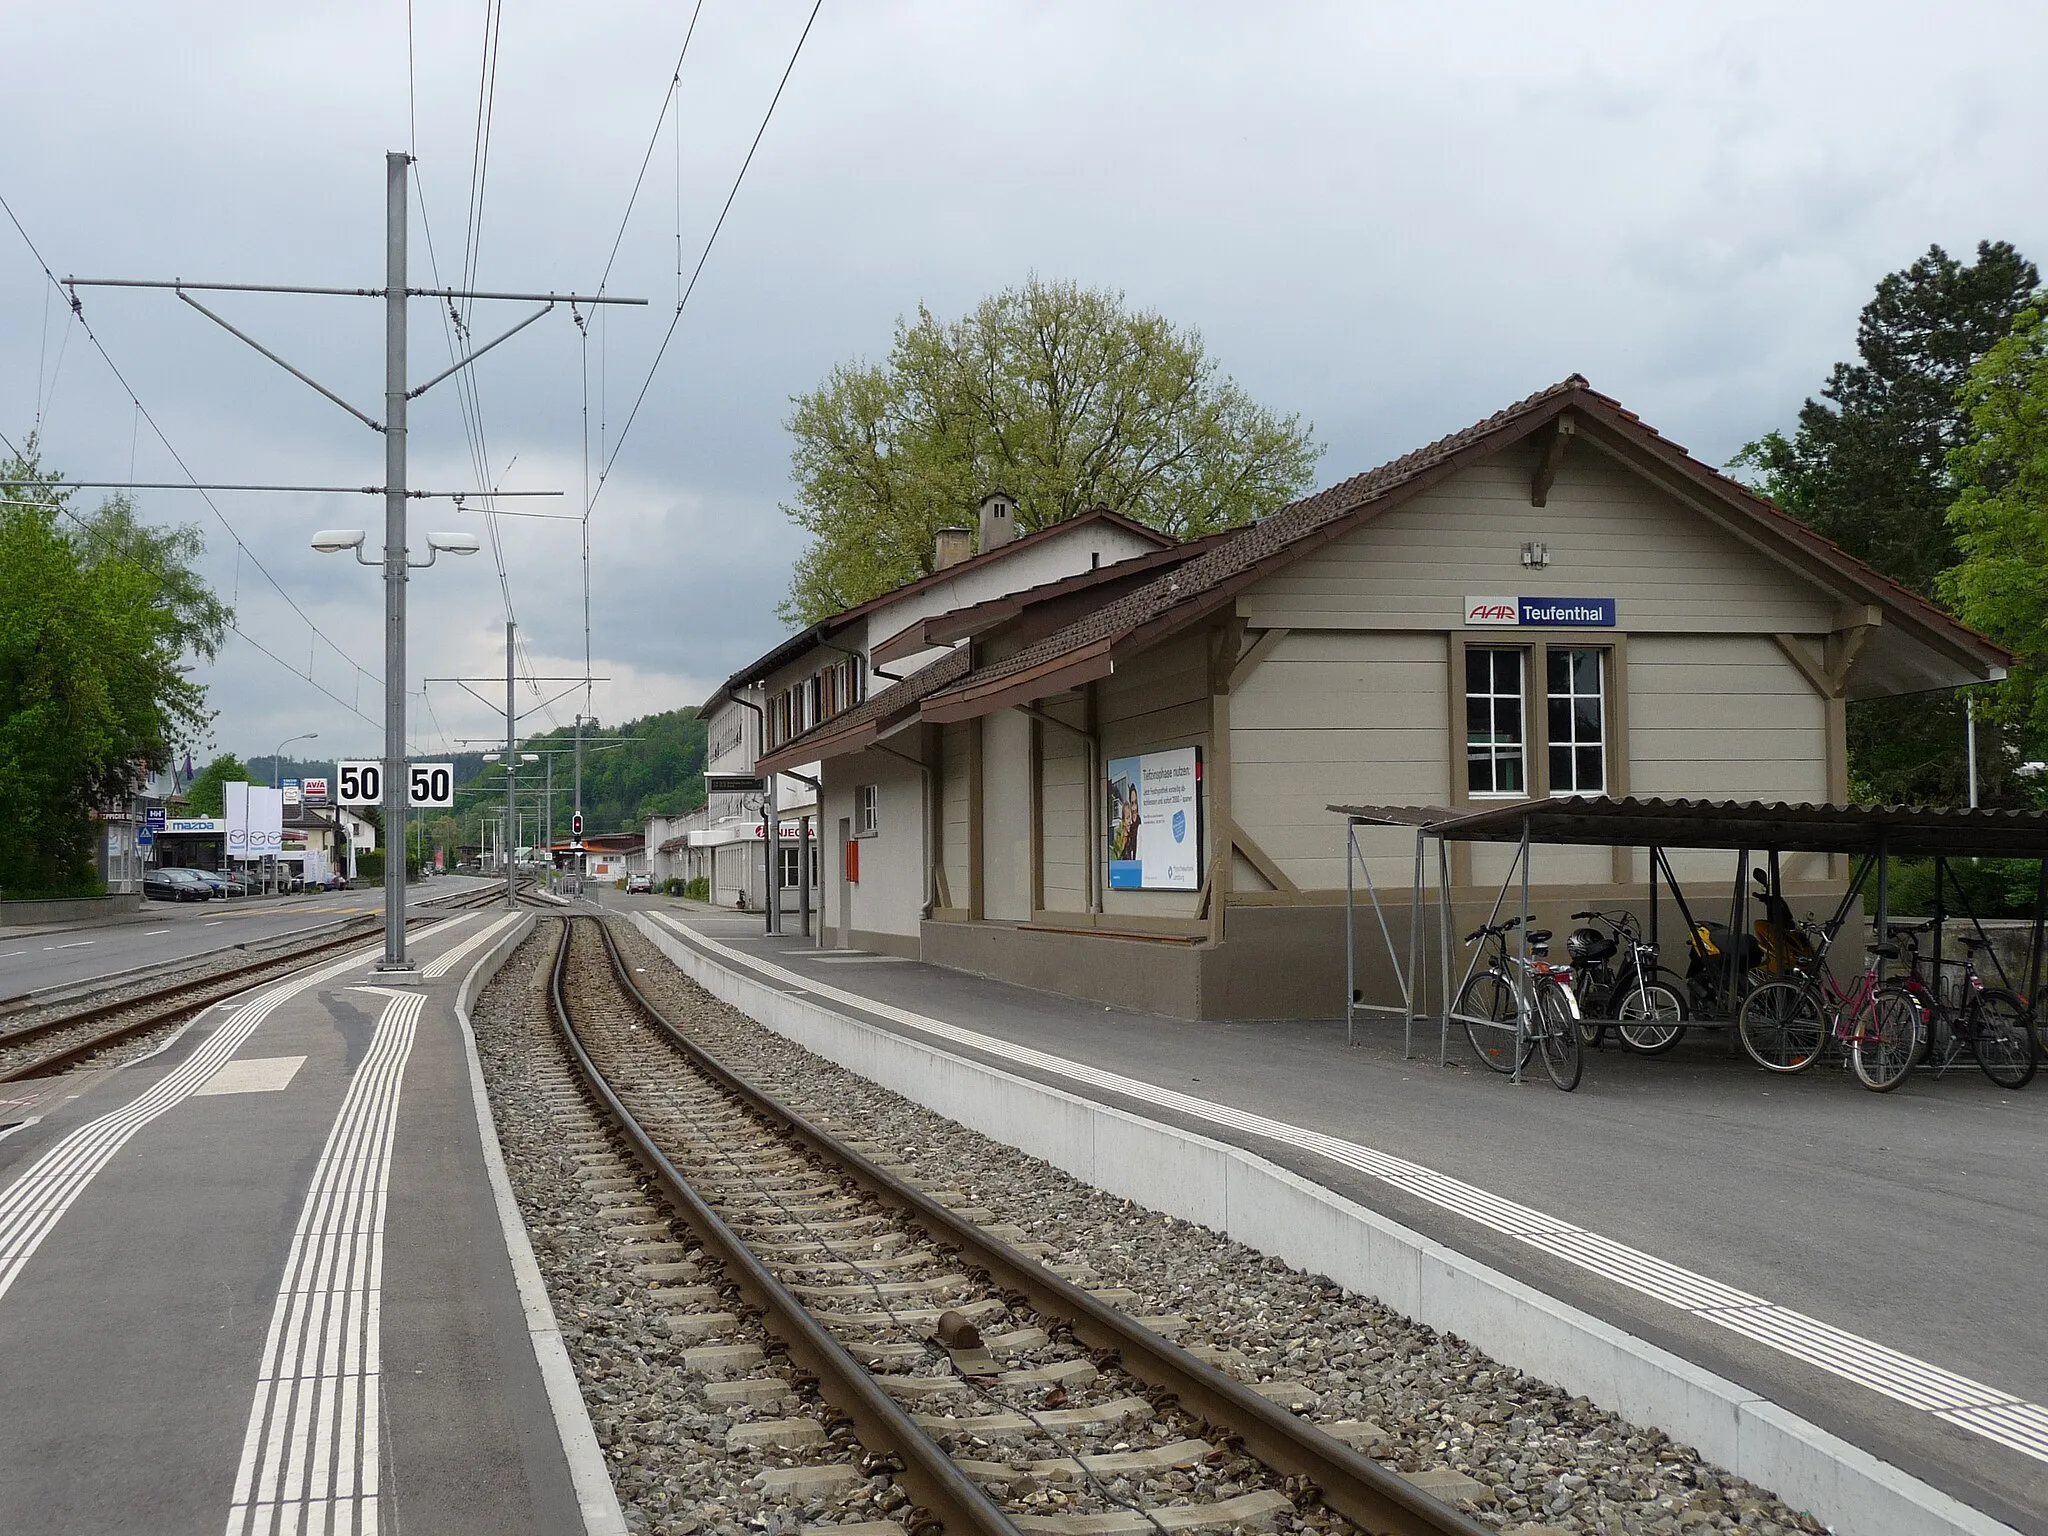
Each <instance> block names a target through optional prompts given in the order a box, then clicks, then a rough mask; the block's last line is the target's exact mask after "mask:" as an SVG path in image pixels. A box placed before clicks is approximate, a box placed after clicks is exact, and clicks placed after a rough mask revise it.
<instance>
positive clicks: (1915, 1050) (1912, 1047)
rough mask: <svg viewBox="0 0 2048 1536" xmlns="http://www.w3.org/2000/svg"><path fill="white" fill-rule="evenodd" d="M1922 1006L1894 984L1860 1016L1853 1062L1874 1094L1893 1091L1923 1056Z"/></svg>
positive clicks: (1873, 1000)
mask: <svg viewBox="0 0 2048 1536" xmlns="http://www.w3.org/2000/svg"><path fill="white" fill-rule="evenodd" d="M1920 1034H1921V1030H1920V1005H1919V1004H1918V1003H1916V1002H1914V1001H1913V999H1912V998H1910V997H1908V996H1907V995H1906V994H1905V993H1904V992H1901V991H1898V990H1896V989H1894V988H1891V987H1885V988H1883V989H1882V990H1880V991H1879V992H1878V993H1877V995H1876V996H1874V997H1872V998H1871V999H1870V1002H1869V1004H1868V1005H1867V1006H1866V1007H1865V1008H1864V1009H1863V1010H1862V1011H1861V1012H1860V1013H1859V1014H1858V1015H1857V1017H1856V1032H1855V1035H1854V1043H1853V1044H1852V1045H1851V1046H1850V1048H1849V1062H1850V1065H1852V1066H1853V1067H1854V1068H1855V1069H1856V1077H1857V1080H1858V1081H1859V1082H1861V1083H1862V1084H1863V1086H1864V1087H1866V1088H1868V1089H1869V1090H1870V1091H1871V1092H1873V1093H1890V1092H1891V1091H1892V1089H1894V1088H1896V1087H1898V1086H1899V1084H1900V1083H1902V1082H1904V1081H1905V1080H1906V1074H1907V1073H1908V1072H1910V1071H1912V1070H1913V1063H1914V1062H1915V1061H1916V1060H1918V1059H1919V1056H1920Z"/></svg>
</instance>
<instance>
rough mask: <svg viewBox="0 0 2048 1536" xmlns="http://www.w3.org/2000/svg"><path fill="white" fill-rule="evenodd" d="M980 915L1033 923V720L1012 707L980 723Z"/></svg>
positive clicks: (1005, 920) (1003, 920)
mask: <svg viewBox="0 0 2048 1536" xmlns="http://www.w3.org/2000/svg"><path fill="white" fill-rule="evenodd" d="M981 732H982V735H981V781H982V791H981V849H982V876H981V879H982V915H983V916H984V917H989V918H993V919H995V920H996V921H998V922H1008V923H1028V922H1030V921H1031V721H1030V720H1029V719H1028V718H1027V717H1026V716H1024V715H1020V714H1018V713H1017V711H1016V710H1014V709H1004V710H998V711H997V712H996V713H995V714H992V715H989V716H987V717H985V718H984V719H983V720H982V722H981Z"/></svg>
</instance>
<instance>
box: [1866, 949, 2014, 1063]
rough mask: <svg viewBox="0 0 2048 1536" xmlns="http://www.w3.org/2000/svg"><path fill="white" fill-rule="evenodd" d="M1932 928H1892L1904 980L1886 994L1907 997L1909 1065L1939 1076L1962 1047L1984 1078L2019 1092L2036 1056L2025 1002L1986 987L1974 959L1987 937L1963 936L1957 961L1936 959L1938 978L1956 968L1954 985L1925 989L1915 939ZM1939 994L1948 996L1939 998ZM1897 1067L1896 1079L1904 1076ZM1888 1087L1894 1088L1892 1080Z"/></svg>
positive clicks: (1889, 985)
mask: <svg viewBox="0 0 2048 1536" xmlns="http://www.w3.org/2000/svg"><path fill="white" fill-rule="evenodd" d="M1932 926H1933V924H1931V923H1921V924H1916V925H1915V926H1913V927H1911V928H1895V929H1894V930H1893V932H1894V933H1896V934H1898V935H1899V936H1900V939H1901V943H1900V945H1899V946H1898V947H1899V948H1900V949H1901V950H1902V952H1903V953H1902V958H1903V959H1904V962H1905V966H1906V970H1905V974H1904V975H1903V976H1900V977H1899V978H1897V979H1896V980H1894V981H1888V982H1886V983H1885V989H1886V991H1888V992H1895V993H1897V994H1898V995H1900V996H1903V997H1905V998H1907V999H1909V1000H1910V1001H1911V1003H1912V1005H1913V1013H1914V1019H1915V1022H1916V1024H1917V1026H1918V1028H1917V1031H1916V1037H1915V1039H1914V1040H1913V1042H1912V1049H1911V1051H1910V1052H1909V1054H1908V1056H1907V1061H1906V1065H1907V1066H1908V1067H1910V1066H1912V1065H1914V1064H1915V1063H1919V1062H1924V1063H1925V1064H1926V1065H1928V1066H1930V1067H1932V1068H1933V1069H1934V1072H1935V1075H1936V1076H1937V1077H1939V1076H1940V1075H1941V1074H1942V1073H1944V1072H1946V1071H1947V1070H1948V1069H1949V1068H1950V1067H1951V1066H1953V1065H1954V1064H1955V1061H1956V1058H1957V1057H1958V1056H1960V1055H1961V1054H1962V1053H1963V1048H1964V1047H1965V1046H1968V1047H1969V1051H1970V1054H1971V1055H1972V1056H1974V1057H1975V1058H1976V1060H1977V1065H1978V1066H1980V1067H1982V1068H1983V1069H1984V1075H1985V1076H1986V1077H1988V1078H1990V1079H1991V1081H1992V1082H1994V1083H1996V1084H1998V1086H1999V1087H2001V1088H2024V1087H2026V1086H2027V1084H2028V1083H2029V1082H2031V1081H2032V1080H2033V1076H2034V1072H2035V1069H2036V1068H2037V1067H2038V1066H2039V1064H2040V1056H2039V1050H2038V1047H2037V1044H2036V1042H2035V1039H2034V1031H2033V1028H2032V1021H2031V1020H2030V1018H2029V1017H2028V1013H2027V1007H2026V1004H2024V1003H2022V1002H2021V1001H2020V1000H2019V998H2017V997H2016V996H2014V995H2013V994H2012V993H2011V992H2008V991H2006V990H2005V988H2003V987H1992V986H1986V985H1985V983H1984V977H1983V975H1982V974H1981V973H1980V972H1979V971H1978V969H1977V956H1978V955H1979V954H1980V953H1981V952H1983V951H1986V950H1989V949H1990V948H1991V941H1990V940H1989V939H1978V938H1965V939H1964V940H1963V958H1962V959H1961V960H1943V959H1942V958H1940V957H1939V956H1936V957H1935V961H1934V964H1935V967H1936V971H1937V974H1939V970H1940V967H1942V966H1944V965H1951V966H1955V967H1957V969H1958V972H1959V974H1958V975H1957V978H1956V982H1955V985H1954V986H1953V987H1948V988H1941V989H1939V991H1937V989H1936V988H1932V987H1929V986H1928V984H1927V979H1926V978H1925V977H1924V976H1922V975H1921V974H1920V946H1919V943H1918V937H1917V936H1918V935H1920V934H1922V933H1925V932H1927V931H1928V929H1930V928H1931V927H1932ZM1940 991H1946V992H1948V993H1949V994H1950V995H1949V996H1947V997H1943V996H1941V995H1939V992H1940ZM1905 1075H1906V1074H1905V1071H1904V1070H1903V1069H1902V1070H1901V1071H1900V1073H1899V1078H1900V1079H1903V1078H1904V1077H1905ZM1886 1086H1887V1087H1896V1086H1898V1084H1897V1082H1896V1081H1894V1082H1892V1083H1889V1084H1887V1085H1886Z"/></svg>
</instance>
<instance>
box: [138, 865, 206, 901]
mask: <svg viewBox="0 0 2048 1536" xmlns="http://www.w3.org/2000/svg"><path fill="white" fill-rule="evenodd" d="M142 894H143V895H144V896H145V897H147V898H148V899H149V900H151V901H210V900H212V898H213V890H212V887H210V886H208V885H207V883H206V882H205V881H204V880H201V879H200V878H199V877H198V876H197V875H195V874H193V873H192V871H191V870H189V869H152V870H149V871H148V872H147V873H145V874H144V875H143V877H142Z"/></svg>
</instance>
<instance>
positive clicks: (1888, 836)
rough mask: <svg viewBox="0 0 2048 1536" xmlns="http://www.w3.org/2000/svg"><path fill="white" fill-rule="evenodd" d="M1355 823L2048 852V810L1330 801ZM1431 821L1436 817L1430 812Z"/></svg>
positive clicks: (1842, 848) (1744, 843)
mask: <svg viewBox="0 0 2048 1536" xmlns="http://www.w3.org/2000/svg"><path fill="white" fill-rule="evenodd" d="M1329 809H1330V810H1331V811H1334V812H1335V813H1336V814H1338V815H1340V816H1344V817H1348V818H1350V819H1352V820H1355V821H1360V822H1365V823H1369V824H1373V825H1379V826H1411V827H1413V826H1426V827H1428V828H1429V830H1430V833H1431V835H1432V836H1436V837H1442V838H1446V839H1448V840H1450V841H1452V842H1474V843H1513V842H1520V841H1521V839H1522V829H1523V827H1524V826H1526V827H1527V828H1528V831H1529V840H1530V841H1531V842H1533V843H1546V844H1576V845H1580V846H1590V847H1598V848H1729V849H1743V848H1747V849H1752V850H1755V851H1758V852H1762V851H1765V850H1768V849H1773V848H1775V849H1779V850H1781V851H1783V852H1786V853H1846V854H1865V853H1876V852H1878V851H1879V849H1883V850H1884V851H1885V852H1887V853H1890V854H1892V855H1893V856H1895V857H1899V858H1929V857H1932V856H1933V855H1935V854H1947V855H1967V854H1982V855H1990V856H1994V857H1999V858H2019V859H2040V858H2048V812H2042V811H1996V810H1974V811H1973V810H1962V809H1955V808H1950V807H1945V806H1931V805H1810V804H1788V803H1785V802H1782V801H1762V800H1745V801H1736V800H1656V799H1651V800H1638V799H1634V798H1629V799H1622V800H1616V799H1610V798H1607V797H1604V796H1601V797H1589V796H1583V795H1573V796H1570V797H1568V798H1563V799H1556V800H1528V801H1520V800H1518V801H1512V802H1509V803H1507V804H1503V805H1489V806H1487V807H1486V808H1485V809H1483V810H1477V811H1472V810H1466V811H1446V810H1441V809H1438V808H1435V807H1426V806H1384V805H1333V806H1330V807H1329ZM1432 818H1433V819H1432Z"/></svg>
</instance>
